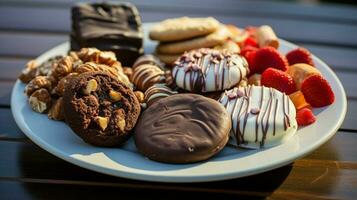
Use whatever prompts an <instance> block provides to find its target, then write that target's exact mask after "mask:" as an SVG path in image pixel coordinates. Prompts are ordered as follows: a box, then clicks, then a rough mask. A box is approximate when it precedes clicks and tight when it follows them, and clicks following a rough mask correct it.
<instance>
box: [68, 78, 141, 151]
mask: <svg viewBox="0 0 357 200" xmlns="http://www.w3.org/2000/svg"><path fill="white" fill-rule="evenodd" d="M63 108H64V116H65V121H66V122H67V123H68V125H69V126H70V127H71V128H72V130H73V131H74V132H75V133H76V134H77V135H78V136H80V137H81V138H82V139H83V140H84V141H85V142H87V143H89V144H92V145H96V146H115V145H120V144H122V143H124V142H125V141H126V140H127V139H128V138H129V137H130V135H131V130H132V129H133V128H134V126H135V124H136V121H137V119H138V117H139V114H140V104H139V101H138V100H137V98H136V96H135V94H134V92H133V91H132V90H131V89H130V88H129V87H128V86H126V85H124V84H123V83H121V82H120V81H119V80H118V79H117V78H115V77H114V76H112V75H110V74H107V73H103V72H86V73H83V74H80V75H79V76H77V77H76V78H74V79H73V80H72V82H71V84H67V87H66V89H65V92H64V96H63Z"/></svg>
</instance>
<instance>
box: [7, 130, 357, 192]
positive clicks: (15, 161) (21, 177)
mask: <svg viewBox="0 0 357 200" xmlns="http://www.w3.org/2000/svg"><path fill="white" fill-rule="evenodd" d="M356 142H357V134H354V133H345V132H339V133H337V135H336V136H335V137H334V138H332V139H331V140H330V141H329V142H328V143H326V144H325V145H323V146H322V147H320V148H319V149H318V150H316V151H314V152H313V153H312V154H311V155H310V156H308V157H305V158H303V159H301V160H297V161H296V162H294V163H293V164H292V165H288V166H285V167H282V168H279V169H277V170H273V171H269V172H266V173H263V174H259V175H254V176H251V177H246V178H241V179H233V180H228V181H220V182H219V183H215V182H212V183H199V184H166V183H149V182H141V181H134V180H127V179H122V178H116V177H112V176H107V175H102V174H99V173H95V172H89V171H88V170H85V169H83V168H80V167H77V166H75V165H72V164H69V163H67V162H65V161H62V160H60V159H59V158H56V157H54V156H52V155H50V154H48V153H46V152H45V151H44V150H42V149H40V148H39V147H37V146H36V145H34V144H32V143H27V142H25V143H24V142H6V141H0V183H1V182H2V180H3V181H4V180H12V181H19V182H26V181H30V182H31V180H32V179H36V182H39V183H41V182H42V183H48V182H49V181H50V182H51V183H56V182H57V181H58V182H59V183H62V184H69V185H76V184H80V185H85V184H87V183H88V184H93V185H94V186H100V185H103V184H105V185H106V186H112V187H120V188H126V187H129V188H135V187H137V188H140V189H143V188H147V189H156V190H167V189H168V190H176V191H178V189H180V188H181V189H180V190H182V191H201V192H202V191H205V192H208V191H212V192H214V191H216V192H219V193H228V194H229V193H232V194H244V192H247V194H249V195H253V196H254V195H258V196H259V195H264V194H267V195H268V194H269V195H270V193H271V192H272V191H274V193H276V195H278V196H279V195H283V194H284V195H285V194H286V193H291V194H294V195H297V196H302V195H303V194H305V193H307V195H310V196H311V197H312V196H316V195H320V194H326V193H329V194H330V195H332V196H335V197H344V196H347V195H357V191H355V190H353V188H354V183H355V180H356V179H357V171H356V169H357V164H356V161H357V160H356V159H357V158H356V157H355V155H356V154H357V149H356V148H353V145H349V144H355V143H356ZM331 154H333V156H332V157H331V156H329V155H331ZM336 158H337V159H338V161H336V160H335V159H336ZM340 179H343V180H344V182H342V183H341V182H339V181H338V180H340ZM261 180H269V181H268V182H266V181H261ZM257 191H259V192H260V193H256V192H257ZM299 193H302V194H299Z"/></svg>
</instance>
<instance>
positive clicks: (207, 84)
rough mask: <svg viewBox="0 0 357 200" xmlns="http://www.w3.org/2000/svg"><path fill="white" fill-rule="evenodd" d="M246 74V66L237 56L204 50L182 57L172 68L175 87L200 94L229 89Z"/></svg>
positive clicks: (224, 52) (188, 53)
mask: <svg viewBox="0 0 357 200" xmlns="http://www.w3.org/2000/svg"><path fill="white" fill-rule="evenodd" d="M248 73H249V68H248V63H247V61H246V60H245V59H244V58H243V57H241V56H240V55H238V54H233V53H231V52H228V51H218V50H213V49H206V48H202V49H198V50H193V51H189V52H187V53H185V54H183V55H182V56H181V57H180V58H179V59H178V60H177V61H175V63H174V67H173V69H172V76H173V78H174V79H175V82H176V85H177V86H178V87H180V88H182V89H184V90H187V91H191V92H204V93H205V92H215V91H222V90H225V89H229V88H231V87H233V86H235V85H236V84H237V83H239V82H240V81H241V80H242V79H243V78H245V77H246V76H247V74H248Z"/></svg>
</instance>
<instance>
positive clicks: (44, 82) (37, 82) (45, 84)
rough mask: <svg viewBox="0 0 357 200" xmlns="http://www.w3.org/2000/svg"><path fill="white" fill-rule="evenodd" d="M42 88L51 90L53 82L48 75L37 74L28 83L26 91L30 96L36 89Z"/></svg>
mask: <svg viewBox="0 0 357 200" xmlns="http://www.w3.org/2000/svg"><path fill="white" fill-rule="evenodd" d="M40 88H44V89H47V90H48V91H50V90H51V88H52V83H51V81H50V80H49V79H48V78H47V77H46V76H37V77H35V78H34V79H32V80H31V81H30V82H29V83H28V84H27V85H26V88H25V93H26V95H27V96H30V95H31V94H32V93H33V92H35V91H36V90H38V89H40Z"/></svg>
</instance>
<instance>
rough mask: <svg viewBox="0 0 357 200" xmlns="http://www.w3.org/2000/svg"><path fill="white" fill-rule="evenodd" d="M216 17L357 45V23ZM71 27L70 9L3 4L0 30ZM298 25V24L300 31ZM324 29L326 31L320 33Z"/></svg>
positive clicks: (151, 15)
mask: <svg viewBox="0 0 357 200" xmlns="http://www.w3.org/2000/svg"><path fill="white" fill-rule="evenodd" d="M17 13H22V15H21V17H19V15H18V14H17ZM141 15H142V19H143V21H144V22H152V21H159V20H163V19H165V18H168V17H180V16H184V15H188V16H207V12H203V13H200V12H196V13H194V14H193V12H192V11H190V10H182V11H179V12H174V11H165V10H160V12H158V10H148V11H144V10H143V11H142V12H141ZM43 16H46V17H43ZM215 17H216V18H217V19H218V20H220V21H222V22H223V23H232V24H237V25H239V26H242V27H245V26H249V25H262V24H269V25H271V26H272V27H273V28H274V29H275V30H276V32H277V34H278V35H279V36H280V37H282V38H286V39H288V40H291V41H299V42H313V43H321V44H332V45H338V46H339V45H342V46H350V47H357V40H354V38H355V34H354V33H355V32H357V26H355V25H349V24H333V23H321V22H314V21H310V20H305V21H300V20H294V19H286V18H269V17H253V16H224V15H215ZM70 27H71V26H70V13H69V10H68V9H64V8H50V9H41V8H28V7H23V8H21V7H6V6H3V7H0V29H15V30H31V31H34V30H37V31H39V32H41V31H53V32H62V33H64V32H69V31H70ZM297 27H299V29H298V30H297ZM304 30H305V31H304ZM301 31H303V32H304V34H301ZM321 32H323V33H324V34H320V33H321ZM341 35H343V37H341Z"/></svg>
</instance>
